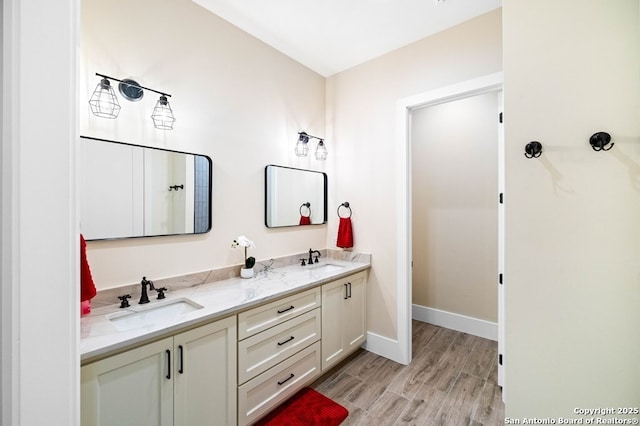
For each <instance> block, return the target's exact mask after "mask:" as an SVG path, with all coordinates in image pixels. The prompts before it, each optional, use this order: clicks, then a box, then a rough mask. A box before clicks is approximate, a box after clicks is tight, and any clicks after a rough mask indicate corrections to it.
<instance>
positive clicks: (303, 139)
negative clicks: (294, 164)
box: [295, 132, 328, 161]
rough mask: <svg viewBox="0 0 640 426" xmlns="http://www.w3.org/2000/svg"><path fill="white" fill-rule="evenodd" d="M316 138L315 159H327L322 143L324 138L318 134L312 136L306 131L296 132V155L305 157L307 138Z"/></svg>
mask: <svg viewBox="0 0 640 426" xmlns="http://www.w3.org/2000/svg"><path fill="white" fill-rule="evenodd" d="M310 138H312V139H318V146H317V147H316V154H315V156H316V160H321V161H322V160H326V159H327V154H328V152H327V147H326V146H325V144H324V139H322V138H320V137H318V136H312V135H310V134H308V133H307V132H298V141H297V142H296V149H295V152H296V155H297V156H298V157H306V156H307V154H308V153H309V139H310Z"/></svg>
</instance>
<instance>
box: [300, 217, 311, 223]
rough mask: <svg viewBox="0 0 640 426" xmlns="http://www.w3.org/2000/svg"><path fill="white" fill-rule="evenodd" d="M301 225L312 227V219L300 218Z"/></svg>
mask: <svg viewBox="0 0 640 426" xmlns="http://www.w3.org/2000/svg"><path fill="white" fill-rule="evenodd" d="M300 225H311V218H310V217H309V216H300Z"/></svg>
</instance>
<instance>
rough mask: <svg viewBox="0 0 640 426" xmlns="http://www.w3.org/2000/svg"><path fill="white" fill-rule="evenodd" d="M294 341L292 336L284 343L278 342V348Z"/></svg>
mask: <svg viewBox="0 0 640 426" xmlns="http://www.w3.org/2000/svg"><path fill="white" fill-rule="evenodd" d="M293 339H295V337H293V336H291V337H289V338H288V339H287V340H285V341H284V342H278V346H282V345H284V344H285V343H288V342H290V341H292V340H293Z"/></svg>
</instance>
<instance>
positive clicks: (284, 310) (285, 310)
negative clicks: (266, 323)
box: [278, 306, 294, 314]
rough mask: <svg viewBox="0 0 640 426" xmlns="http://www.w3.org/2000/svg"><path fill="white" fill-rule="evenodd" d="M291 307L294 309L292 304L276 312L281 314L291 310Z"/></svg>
mask: <svg viewBox="0 0 640 426" xmlns="http://www.w3.org/2000/svg"><path fill="white" fill-rule="evenodd" d="M292 309H294V307H293V306H289V307H288V308H287V309H283V310H281V311H278V313H279V314H283V313H285V312H287V311H290V310H292Z"/></svg>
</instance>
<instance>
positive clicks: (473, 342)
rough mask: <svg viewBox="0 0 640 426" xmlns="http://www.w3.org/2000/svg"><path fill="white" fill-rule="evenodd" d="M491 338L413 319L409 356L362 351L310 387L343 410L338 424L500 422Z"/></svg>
mask: <svg viewBox="0 0 640 426" xmlns="http://www.w3.org/2000/svg"><path fill="white" fill-rule="evenodd" d="M497 352H498V349H497V343H496V342H493V341H491V340H487V339H482V338H480V337H476V336H472V335H469V334H465V333H461V332H458V331H454V330H449V329H447V328H442V327H437V326H434V325H431V324H426V323H423V322H419V321H413V360H412V361H411V364H409V365H406V366H405V365H402V364H398V363H396V362H393V361H391V360H388V359H386V358H383V357H380V356H378V355H375V354H373V353H371V352H367V351H364V350H361V351H359V352H358V353H357V354H356V355H355V356H353V357H352V358H350V359H349V360H348V361H347V362H345V363H343V364H341V365H339V366H338V367H336V368H335V369H334V370H332V371H330V372H329V373H328V374H325V375H324V376H323V377H321V378H320V379H319V380H318V381H316V382H315V383H314V384H313V385H312V386H311V387H313V388H314V389H316V390H317V391H318V392H321V393H322V394H324V395H326V396H328V397H329V398H331V399H333V400H334V401H336V402H338V403H339V404H341V405H343V406H344V407H346V408H347V409H348V410H349V417H348V418H347V419H346V420H345V421H344V423H343V425H368V426H378V425H420V426H423V425H452V426H463V425H473V426H481V425H484V426H488V425H499V424H500V425H502V424H504V404H503V403H502V390H501V388H500V387H499V386H498V385H497V377H498V376H497Z"/></svg>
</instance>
